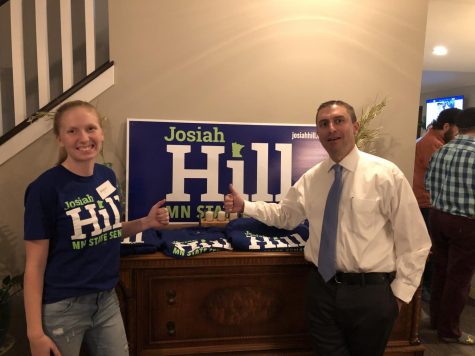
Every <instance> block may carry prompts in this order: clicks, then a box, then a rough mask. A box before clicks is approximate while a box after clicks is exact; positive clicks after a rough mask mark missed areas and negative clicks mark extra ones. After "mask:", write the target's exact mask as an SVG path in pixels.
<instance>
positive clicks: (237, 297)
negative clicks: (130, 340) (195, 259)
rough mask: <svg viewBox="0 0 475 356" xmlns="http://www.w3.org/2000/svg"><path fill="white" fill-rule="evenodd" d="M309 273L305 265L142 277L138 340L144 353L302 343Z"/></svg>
mask: <svg viewBox="0 0 475 356" xmlns="http://www.w3.org/2000/svg"><path fill="white" fill-rule="evenodd" d="M307 273H308V266H306V265H301V266H283V267H282V268H276V267H273V268H268V267H263V268H256V266H254V267H246V266H240V267H239V268H226V267H220V268H216V269H213V268H201V269H199V270H197V269H188V268H183V269H177V270H167V271H165V270H143V271H140V272H139V275H138V276H137V277H138V281H139V285H141V286H142V291H141V293H143V295H142V296H141V298H138V303H137V304H138V305H137V307H138V313H139V315H142V316H145V317H144V318H139V320H140V319H141V323H140V324H141V325H137V327H138V330H139V333H138V335H141V336H142V337H143V339H142V341H143V346H144V348H147V347H148V346H150V347H157V346H159V347H162V346H163V347H171V346H172V345H173V344H176V343H179V344H180V345H181V346H186V345H187V344H189V346H192V345H193V346H196V345H197V344H206V345H208V344H216V343H219V344H220V343H229V342H230V341H232V340H237V339H239V342H240V343H242V341H243V340H248V341H249V342H250V343H256V342H260V341H263V340H267V341H269V340H271V339H276V340H278V339H282V338H283V339H285V338H289V337H290V338H291V337H295V336H298V335H300V336H301V337H304V335H305V334H306V325H305V306H304V298H305V294H304V289H305V285H306V277H307ZM142 298H143V299H142Z"/></svg>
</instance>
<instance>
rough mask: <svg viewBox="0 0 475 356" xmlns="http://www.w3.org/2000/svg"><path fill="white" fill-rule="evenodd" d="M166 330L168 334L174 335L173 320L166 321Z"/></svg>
mask: <svg viewBox="0 0 475 356" xmlns="http://www.w3.org/2000/svg"><path fill="white" fill-rule="evenodd" d="M167 332H168V336H175V334H176V329H175V322H174V321H169V322H167Z"/></svg>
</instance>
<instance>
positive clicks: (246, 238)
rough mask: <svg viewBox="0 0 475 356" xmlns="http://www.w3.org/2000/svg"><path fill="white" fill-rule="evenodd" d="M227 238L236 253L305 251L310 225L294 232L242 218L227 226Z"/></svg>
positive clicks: (301, 225)
mask: <svg viewBox="0 0 475 356" xmlns="http://www.w3.org/2000/svg"><path fill="white" fill-rule="evenodd" d="M226 236H227V237H228V238H229V239H230V241H231V245H232V246H233V249H234V250H236V251H303V248H304V247H305V242H306V241H307V240H308V225H307V223H302V224H300V225H298V226H297V227H296V228H295V229H293V230H284V229H278V228H276V227H272V226H267V225H266V224H263V223H261V222H259V221H257V220H256V219H253V218H240V219H236V220H232V221H230V222H229V223H228V224H227V225H226Z"/></svg>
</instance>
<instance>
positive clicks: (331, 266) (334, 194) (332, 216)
mask: <svg viewBox="0 0 475 356" xmlns="http://www.w3.org/2000/svg"><path fill="white" fill-rule="evenodd" d="M332 169H334V170H335V180H334V181H333V184H332V186H331V187H330V191H329V192H328V196H327V202H326V204H325V212H324V213H323V224H322V236H321V239H320V251H319V254H318V271H319V272H320V274H321V276H322V277H323V279H324V280H325V282H328V281H329V280H330V279H331V278H332V277H333V276H334V275H335V273H336V269H335V261H336V231H337V229H338V205H339V203H340V193H341V187H342V183H341V169H342V167H341V166H340V165H339V164H335V165H334V166H333V167H332Z"/></svg>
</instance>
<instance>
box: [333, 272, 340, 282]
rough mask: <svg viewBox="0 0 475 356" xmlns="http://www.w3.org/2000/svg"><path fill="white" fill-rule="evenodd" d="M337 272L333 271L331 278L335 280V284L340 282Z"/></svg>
mask: <svg viewBox="0 0 475 356" xmlns="http://www.w3.org/2000/svg"><path fill="white" fill-rule="evenodd" d="M337 276H338V273H335V276H334V277H333V279H334V280H335V283H336V284H341V281H339V280H338V277H337Z"/></svg>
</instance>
